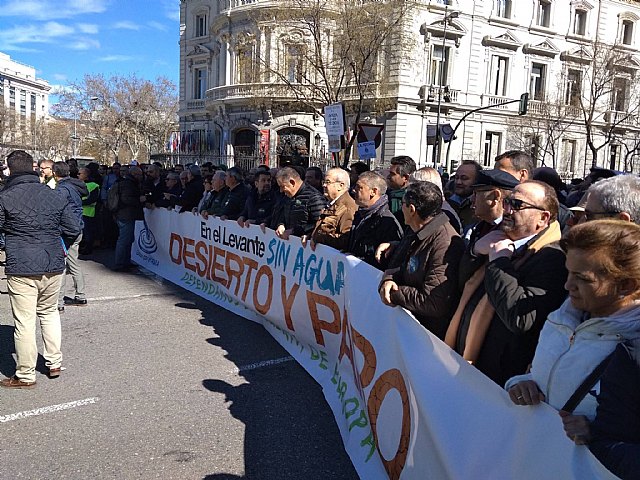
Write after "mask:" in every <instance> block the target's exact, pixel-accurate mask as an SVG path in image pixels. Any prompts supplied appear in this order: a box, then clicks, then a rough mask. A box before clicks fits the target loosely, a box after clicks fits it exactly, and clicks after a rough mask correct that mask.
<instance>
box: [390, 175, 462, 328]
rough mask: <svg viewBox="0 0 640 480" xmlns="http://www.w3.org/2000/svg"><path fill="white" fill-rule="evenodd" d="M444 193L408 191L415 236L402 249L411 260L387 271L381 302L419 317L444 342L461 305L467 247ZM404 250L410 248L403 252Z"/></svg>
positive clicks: (405, 208) (405, 204)
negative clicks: (460, 277)
mask: <svg viewBox="0 0 640 480" xmlns="http://www.w3.org/2000/svg"><path fill="white" fill-rule="evenodd" d="M442 202H443V198H442V193H441V191H440V188H439V187H437V186H436V185H434V184H433V183H431V182H414V183H411V184H410V185H409V186H408V187H407V188H406V190H405V194H404V199H403V201H402V212H403V214H404V218H405V224H406V226H407V227H409V228H410V229H411V231H412V232H413V233H414V235H411V236H405V238H404V239H403V240H402V243H405V242H410V245H408V246H407V247H404V245H399V246H398V247H397V248H399V249H401V250H402V251H405V252H406V253H407V254H406V257H405V258H404V259H403V261H402V262H401V264H400V266H399V267H398V268H394V269H393V270H387V271H385V275H384V276H383V277H382V281H381V282H380V286H379V287H378V290H379V293H380V298H381V299H382V302H383V303H384V304H385V305H389V306H396V305H398V306H401V307H404V308H406V309H407V310H409V311H410V312H411V313H413V314H414V315H415V317H416V318H417V319H418V321H419V322H420V323H421V324H422V325H423V326H424V327H425V328H427V329H428V330H430V331H431V332H432V333H433V334H434V335H436V336H437V337H438V338H440V339H444V336H445V333H446V332H447V327H448V326H449V320H450V318H451V314H452V313H453V309H454V308H455V304H456V301H457V299H458V285H457V283H458V264H459V259H460V256H461V255H462V252H463V251H464V242H463V241H462V239H461V238H460V236H459V235H458V233H457V232H456V231H455V229H454V228H453V227H452V226H451V223H450V222H449V218H448V217H447V216H446V215H445V214H444V213H442ZM403 247H404V248H403Z"/></svg>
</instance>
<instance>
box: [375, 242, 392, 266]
mask: <svg viewBox="0 0 640 480" xmlns="http://www.w3.org/2000/svg"><path fill="white" fill-rule="evenodd" d="M394 248H395V247H394V246H393V245H391V244H390V243H387V242H385V243H381V244H380V245H378V248H376V253H375V257H376V260H377V261H378V262H382V259H383V258H387V257H389V255H391V253H392V252H393V249H394Z"/></svg>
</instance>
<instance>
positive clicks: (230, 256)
mask: <svg viewBox="0 0 640 480" xmlns="http://www.w3.org/2000/svg"><path fill="white" fill-rule="evenodd" d="M225 260H226V261H225V265H224V266H225V270H226V271H227V288H228V289H229V291H231V284H232V283H233V279H234V278H235V279H236V280H237V282H236V289H235V292H234V293H233V294H234V295H235V296H236V297H237V296H238V292H239V291H240V282H241V281H242V273H243V272H244V263H243V262H242V258H241V257H240V256H239V255H236V254H235V253H232V252H229V251H227V257H226V259H225ZM231 262H234V263H235V264H236V268H232V265H231Z"/></svg>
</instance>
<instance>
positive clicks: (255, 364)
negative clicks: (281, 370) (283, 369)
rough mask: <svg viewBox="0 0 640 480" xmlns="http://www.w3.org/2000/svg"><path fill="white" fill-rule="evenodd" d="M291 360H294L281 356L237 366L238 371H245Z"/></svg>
mask: <svg viewBox="0 0 640 480" xmlns="http://www.w3.org/2000/svg"><path fill="white" fill-rule="evenodd" d="M292 360H295V358H293V357H282V358H275V359H273V360H265V361H264V362H257V363H252V364H250V365H245V366H244V367H239V368H238V373H242V372H246V371H249V370H256V369H258V368H264V367H271V366H273V365H279V364H281V363H285V362H290V361H292Z"/></svg>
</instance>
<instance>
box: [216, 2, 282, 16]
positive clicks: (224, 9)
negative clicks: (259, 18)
mask: <svg viewBox="0 0 640 480" xmlns="http://www.w3.org/2000/svg"><path fill="white" fill-rule="evenodd" d="M275 3H276V2H274V1H273V0H223V1H221V2H220V14H225V13H228V12H230V11H231V10H237V9H241V8H247V7H248V8H251V7H252V6H254V5H257V4H262V5H265V4H266V5H268V4H275Z"/></svg>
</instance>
